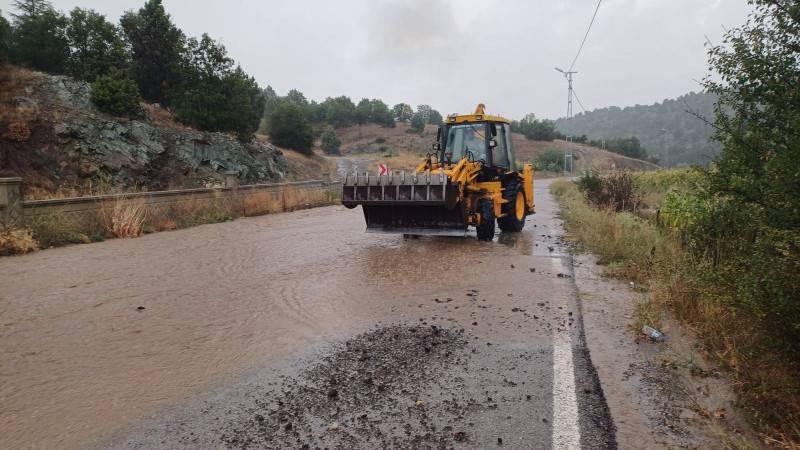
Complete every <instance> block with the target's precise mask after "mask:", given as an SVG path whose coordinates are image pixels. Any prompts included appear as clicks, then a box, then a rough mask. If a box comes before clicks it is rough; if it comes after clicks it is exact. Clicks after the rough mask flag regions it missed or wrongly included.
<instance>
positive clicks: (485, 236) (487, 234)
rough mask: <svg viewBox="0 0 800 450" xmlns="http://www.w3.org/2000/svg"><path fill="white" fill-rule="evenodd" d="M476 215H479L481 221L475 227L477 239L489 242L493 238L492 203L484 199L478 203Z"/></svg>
mask: <svg viewBox="0 0 800 450" xmlns="http://www.w3.org/2000/svg"><path fill="white" fill-rule="evenodd" d="M478 213H479V214H480V215H481V221H480V223H479V224H478V226H477V227H475V230H476V231H477V232H478V239H480V240H481V241H491V240H492V239H493V238H494V202H493V201H491V200H486V199H484V200H481V201H479V202H478Z"/></svg>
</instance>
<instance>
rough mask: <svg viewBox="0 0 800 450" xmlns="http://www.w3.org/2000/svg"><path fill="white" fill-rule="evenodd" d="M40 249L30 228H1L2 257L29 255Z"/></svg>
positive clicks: (0, 248) (0, 252)
mask: <svg viewBox="0 0 800 450" xmlns="http://www.w3.org/2000/svg"><path fill="white" fill-rule="evenodd" d="M37 249H39V243H38V242H36V239H34V238H33V232H31V230H30V229H28V228H17V227H2V228H0V255H13V254H16V253H28V252H32V251H34V250H37Z"/></svg>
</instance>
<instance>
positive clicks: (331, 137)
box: [320, 128, 342, 155]
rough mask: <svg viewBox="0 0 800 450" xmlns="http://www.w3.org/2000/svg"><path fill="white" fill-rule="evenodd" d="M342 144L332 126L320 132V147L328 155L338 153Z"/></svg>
mask: <svg viewBox="0 0 800 450" xmlns="http://www.w3.org/2000/svg"><path fill="white" fill-rule="evenodd" d="M341 145H342V141H341V139H339V136H337V135H336V132H335V131H333V129H332V128H328V129H326V130H325V131H323V132H322V136H320V147H322V151H323V152H325V153H327V154H329V155H338V154H339V147H340V146H341Z"/></svg>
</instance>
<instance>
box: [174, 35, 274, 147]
mask: <svg viewBox="0 0 800 450" xmlns="http://www.w3.org/2000/svg"><path fill="white" fill-rule="evenodd" d="M186 48H187V53H186V56H185V59H184V63H185V64H186V67H184V69H183V73H185V74H187V75H186V77H185V79H184V82H183V85H184V86H185V87H184V89H182V91H181V92H180V93H179V94H174V98H175V102H174V111H175V117H176V118H177V119H178V120H179V121H181V122H183V123H187V124H189V125H192V126H194V127H196V128H200V129H203V130H212V131H230V132H235V133H237V135H238V137H239V139H240V140H241V141H243V142H247V141H250V140H251V139H252V137H253V133H254V132H255V131H256V130H257V129H258V125H259V123H260V121H261V118H262V116H263V114H264V104H265V99H264V96H263V94H262V91H261V89H260V88H259V87H258V84H257V83H256V82H255V80H254V79H253V78H252V77H250V76H248V75H247V74H246V73H245V72H244V71H243V70H242V69H241V67H236V68H235V69H234V67H233V65H234V61H233V59H231V58H229V57H228V53H227V50H225V47H224V46H223V45H221V44H219V43H218V42H216V41H214V40H213V39H211V37H209V36H208V35H207V34H203V36H202V37H201V38H200V39H199V40H197V39H194V38H192V39H189V40H188V41H187V45H186Z"/></svg>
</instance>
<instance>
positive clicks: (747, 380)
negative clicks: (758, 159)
mask: <svg viewBox="0 0 800 450" xmlns="http://www.w3.org/2000/svg"><path fill="white" fill-rule="evenodd" d="M706 176H707V174H706V173H705V172H702V171H700V170H694V169H691V170H690V169H686V170H673V171H659V172H650V173H640V174H635V175H632V174H630V173H627V172H621V173H616V174H611V175H607V176H598V175H596V174H591V173H588V174H585V175H584V176H582V177H581V178H580V179H579V180H577V181H575V182H570V181H566V180H558V181H556V182H554V183H553V185H552V187H551V189H552V192H553V193H554V195H555V196H556V198H557V199H558V201H559V203H560V205H561V210H562V218H563V219H564V221H565V227H566V229H567V231H568V234H569V236H570V237H571V238H572V239H573V240H574V241H576V242H577V243H578V244H579V246H580V247H581V248H584V249H586V250H588V251H591V252H592V253H593V254H594V255H596V256H597V258H598V263H600V264H602V265H604V266H605V269H604V272H605V274H606V275H608V276H613V277H619V278H623V279H626V280H630V281H633V282H634V285H635V286H636V287H637V288H638V289H641V290H644V291H647V292H648V293H649V295H648V296H647V297H646V300H644V301H643V302H642V303H641V304H640V305H639V306H638V311H639V315H638V317H637V318H636V322H635V323H634V324H633V328H634V329H635V330H639V329H640V328H641V326H642V325H649V326H652V327H654V328H656V329H659V328H660V327H661V320H662V319H663V317H664V314H667V313H671V314H673V315H674V316H675V317H677V318H678V319H680V320H681V321H683V322H684V323H686V324H688V325H689V326H690V328H691V329H692V330H693V331H694V333H695V334H696V335H697V336H698V338H699V339H700V341H701V342H702V343H703V345H704V348H705V350H706V354H707V356H708V357H710V358H711V359H712V360H714V361H716V362H717V363H718V364H720V365H721V366H722V367H723V368H725V369H726V370H727V371H728V372H729V373H730V375H731V376H732V377H733V379H734V385H735V386H736V388H737V392H738V394H739V395H740V398H741V401H742V406H743V407H744V408H745V410H746V412H747V413H748V417H749V418H750V420H751V421H752V423H753V424H754V425H755V426H756V427H757V429H759V430H760V431H761V432H762V433H763V437H764V441H765V443H768V444H770V445H778V446H785V447H786V448H793V447H792V446H793V445H797V444H798V439H800V433H799V431H800V429H798V425H800V378H799V376H800V364H798V361H797V359H796V355H797V353H796V352H797V348H796V346H797V344H798V343H797V341H794V337H793V334H794V333H795V329H796V327H797V325H798V318H800V316H799V315H798V314H797V303H796V301H797V298H796V292H797V283H798V279H797V277H796V276H795V277H794V279H785V280H783V283H780V284H774V285H772V286H770V285H769V284H767V283H769V281H768V279H774V278H775V277H776V276H779V275H777V273H779V272H781V269H779V268H774V269H768V268H767V267H759V264H758V263H757V262H755V261H754V259H757V258H759V257H760V256H759V255H754V254H753V253H751V250H752V249H751V248H749V247H739V248H738V249H736V250H734V249H733V248H732V247H731V245H730V244H725V245H724V246H725V247H726V248H728V249H729V251H728V252H727V254H726V255H725V257H724V258H719V257H718V254H717V253H716V252H714V251H712V249H714V248H716V247H718V246H719V245H720V244H721V243H720V242H719V241H725V240H727V239H729V238H731V239H734V240H735V234H736V233H735V232H729V233H725V235H724V236H723V235H716V236H713V234H714V233H715V231H714V230H709V229H707V225H708V224H707V223H706V224H702V225H701V224H700V223H697V222H695V220H697V216H698V213H699V212H700V209H702V208H709V207H711V205H703V206H701V205H698V204H694V208H686V207H685V204H686V202H687V201H688V202H691V201H695V200H696V199H697V196H698V195H702V194H701V193H702V192H703V189H704V184H705V183H706V179H705V177H706ZM678 199H682V200H678ZM705 212H706V213H711V212H712V211H711V210H710V209H709V210H706V211H705ZM688 224H692V225H688ZM699 240H702V241H703V246H702V247H699V246H698V244H699V242H698V241H699ZM747 264H750V265H751V267H750V268H749V269H748V268H745V267H744V265H747ZM795 264H796V260H795ZM796 273H797V272H796ZM759 279H760V280H765V282H761V281H756V280H759ZM787 282H788V283H790V284H793V285H794V286H793V287H792V288H791V289H792V290H789V291H788V292H785V293H784V295H789V296H792V295H794V296H795V297H794V301H795V304H794V306H792V307H790V308H787V309H784V310H782V311H776V310H775V308H776V306H777V305H776V302H775V301H774V300H775V297H773V295H776V294H778V295H780V292H779V290H780V287H782V286H786V283H787ZM786 287H788V286H786ZM781 314H783V315H785V316H781ZM776 316H779V317H780V319H779V320H776ZM790 317H793V319H790ZM792 320H793V321H794V322H792ZM701 413H703V412H701ZM705 413H708V412H705Z"/></svg>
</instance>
